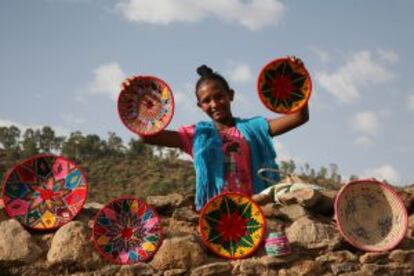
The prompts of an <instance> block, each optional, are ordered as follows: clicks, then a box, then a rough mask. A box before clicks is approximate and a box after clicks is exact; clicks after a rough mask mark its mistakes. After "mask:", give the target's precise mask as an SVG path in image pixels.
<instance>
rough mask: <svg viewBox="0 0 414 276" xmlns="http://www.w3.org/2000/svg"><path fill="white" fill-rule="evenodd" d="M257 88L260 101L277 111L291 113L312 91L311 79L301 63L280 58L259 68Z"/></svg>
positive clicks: (301, 105) (302, 104)
mask: <svg viewBox="0 0 414 276" xmlns="http://www.w3.org/2000/svg"><path fill="white" fill-rule="evenodd" d="M257 90H258V93H259V98H260V100H261V101H262V103H263V104H264V105H265V106H266V107H267V108H268V109H270V110H271V111H273V112H277V113H285V114H288V113H292V112H295V111H297V110H299V109H300V108H301V107H303V106H304V105H305V104H306V103H307V101H308V100H309V97H310V95H311V91H312V81H311V78H310V75H309V73H308V71H307V70H306V68H305V66H304V65H303V64H298V63H297V62H294V61H292V60H291V59H289V58H280V59H276V60H273V61H271V62H270V63H268V64H266V65H265V66H264V67H263V69H262V70H261V72H260V74H259V77H258V81H257Z"/></svg>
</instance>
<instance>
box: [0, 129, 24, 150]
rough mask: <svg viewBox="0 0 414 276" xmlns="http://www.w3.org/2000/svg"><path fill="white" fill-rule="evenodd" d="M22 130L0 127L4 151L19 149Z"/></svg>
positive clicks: (0, 137) (0, 141)
mask: <svg viewBox="0 0 414 276" xmlns="http://www.w3.org/2000/svg"><path fill="white" fill-rule="evenodd" d="M19 138H20V129H19V128H17V127H16V126H10V127H0V143H1V144H3V147H4V149H6V150H9V149H15V150H16V149H17V150H18V149H19Z"/></svg>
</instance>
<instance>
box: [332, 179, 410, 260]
mask: <svg viewBox="0 0 414 276" xmlns="http://www.w3.org/2000/svg"><path fill="white" fill-rule="evenodd" d="M335 218H336V221H337V226H338V229H339V231H340V233H341V234H342V236H343V237H344V238H345V239H346V240H347V241H348V242H349V243H350V244H352V245H353V246H355V247H357V248H359V249H362V250H365V251H373V252H381V251H387V250H391V249H393V248H394V247H396V246H397V245H398V244H399V243H400V242H401V240H402V239H403V238H404V236H405V234H406V231H407V227H408V215H407V210H406V209H405V206H404V204H403V202H402V201H401V199H400V198H399V196H398V195H397V193H396V192H395V191H394V190H393V189H392V188H391V187H390V186H389V185H387V184H384V183H382V182H379V181H376V180H358V181H353V182H350V183H348V184H347V185H345V186H344V187H342V189H341V190H340V191H339V192H338V194H337V197H336V200H335Z"/></svg>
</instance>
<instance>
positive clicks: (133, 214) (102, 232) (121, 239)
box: [92, 197, 162, 264]
mask: <svg viewBox="0 0 414 276" xmlns="http://www.w3.org/2000/svg"><path fill="white" fill-rule="evenodd" d="M92 238H93V241H94V244H95V247H96V249H97V250H98V252H99V253H100V254H101V255H102V257H103V258H105V259H106V260H108V261H109V262H112V263H116V264H133V263H137V262H145V261H147V260H149V259H151V258H152V256H153V255H154V254H155V252H156V251H157V250H158V248H159V246H160V245H161V242H162V228H161V219H160V217H159V216H158V214H157V213H156V211H155V210H154V209H153V208H152V207H151V206H149V205H148V204H146V203H145V202H144V201H141V200H139V199H137V198H132V197H123V198H117V199H114V200H113V201H111V202H109V203H108V204H107V205H105V207H104V208H102V209H101V210H100V211H99V212H98V214H97V215H96V217H95V221H94V225H93V230H92Z"/></svg>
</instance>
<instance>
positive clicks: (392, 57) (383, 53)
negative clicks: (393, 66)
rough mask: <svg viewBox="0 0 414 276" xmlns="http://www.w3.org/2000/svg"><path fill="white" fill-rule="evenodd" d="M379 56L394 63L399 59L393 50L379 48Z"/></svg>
mask: <svg viewBox="0 0 414 276" xmlns="http://www.w3.org/2000/svg"><path fill="white" fill-rule="evenodd" d="M377 54H378V56H379V57H380V58H381V59H383V60H384V61H386V62H390V63H394V62H397V61H398V59H399V56H398V54H397V53H396V52H395V51H393V50H382V49H379V50H377Z"/></svg>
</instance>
